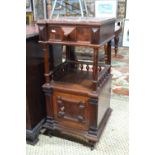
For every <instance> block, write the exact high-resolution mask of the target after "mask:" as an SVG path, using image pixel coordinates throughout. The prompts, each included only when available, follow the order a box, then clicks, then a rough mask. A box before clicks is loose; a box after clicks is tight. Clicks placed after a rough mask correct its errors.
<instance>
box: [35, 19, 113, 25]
mask: <svg viewBox="0 0 155 155" xmlns="http://www.w3.org/2000/svg"><path fill="white" fill-rule="evenodd" d="M114 21H115V18H96V17H63V18H62V17H61V18H53V19H43V20H39V21H38V22H37V23H38V24H79V25H102V24H105V23H109V22H114Z"/></svg>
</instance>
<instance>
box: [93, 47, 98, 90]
mask: <svg viewBox="0 0 155 155" xmlns="http://www.w3.org/2000/svg"><path fill="white" fill-rule="evenodd" d="M93 54H94V55H93V91H96V90H97V79H98V48H94V53H93Z"/></svg>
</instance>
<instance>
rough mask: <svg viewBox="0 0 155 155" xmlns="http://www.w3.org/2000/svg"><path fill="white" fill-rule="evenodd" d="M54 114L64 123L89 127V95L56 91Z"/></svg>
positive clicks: (70, 125)
mask: <svg viewBox="0 0 155 155" xmlns="http://www.w3.org/2000/svg"><path fill="white" fill-rule="evenodd" d="M53 100H54V114H55V118H56V120H58V122H59V123H60V124H62V125H65V126H68V127H72V128H78V129H87V128H88V110H87V109H88V108H87V107H88V105H87V97H85V96H78V95H72V94H66V93H60V92H55V93H54V95H53Z"/></svg>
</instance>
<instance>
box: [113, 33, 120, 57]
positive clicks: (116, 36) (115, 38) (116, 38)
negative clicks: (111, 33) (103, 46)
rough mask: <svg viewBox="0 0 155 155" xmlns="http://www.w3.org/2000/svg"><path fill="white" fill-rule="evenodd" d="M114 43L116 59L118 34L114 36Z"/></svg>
mask: <svg viewBox="0 0 155 155" xmlns="http://www.w3.org/2000/svg"><path fill="white" fill-rule="evenodd" d="M114 41H115V57H116V56H117V52H118V42H119V36H118V34H115V37H114Z"/></svg>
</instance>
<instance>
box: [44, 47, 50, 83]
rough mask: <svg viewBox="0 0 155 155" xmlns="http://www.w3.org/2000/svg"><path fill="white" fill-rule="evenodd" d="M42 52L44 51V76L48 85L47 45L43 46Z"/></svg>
mask: <svg viewBox="0 0 155 155" xmlns="http://www.w3.org/2000/svg"><path fill="white" fill-rule="evenodd" d="M43 51H44V76H45V81H46V83H49V82H50V73H49V62H48V59H49V50H48V45H47V44H43Z"/></svg>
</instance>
